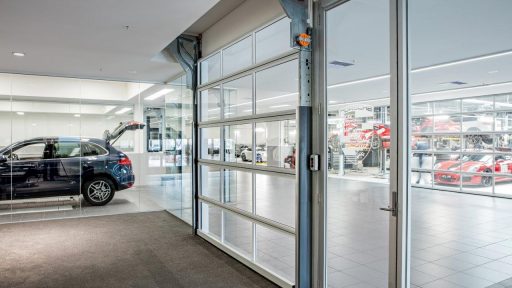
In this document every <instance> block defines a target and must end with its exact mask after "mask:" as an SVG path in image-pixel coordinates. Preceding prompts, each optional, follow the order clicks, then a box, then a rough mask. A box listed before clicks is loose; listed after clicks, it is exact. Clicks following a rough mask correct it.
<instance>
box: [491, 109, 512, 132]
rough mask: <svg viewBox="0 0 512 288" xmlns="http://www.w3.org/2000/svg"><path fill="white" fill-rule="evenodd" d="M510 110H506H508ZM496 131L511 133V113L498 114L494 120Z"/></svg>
mask: <svg viewBox="0 0 512 288" xmlns="http://www.w3.org/2000/svg"><path fill="white" fill-rule="evenodd" d="M510 109H512V108H508V110H510ZM494 125H495V127H496V128H495V129H496V131H504V132H505V131H509V132H510V131H512V112H498V113H496V118H495V122H494Z"/></svg>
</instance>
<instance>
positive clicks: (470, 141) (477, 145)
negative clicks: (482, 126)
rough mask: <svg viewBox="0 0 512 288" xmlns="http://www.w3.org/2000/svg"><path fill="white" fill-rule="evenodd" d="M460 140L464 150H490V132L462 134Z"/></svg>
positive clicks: (491, 147)
mask: <svg viewBox="0 0 512 288" xmlns="http://www.w3.org/2000/svg"><path fill="white" fill-rule="evenodd" d="M462 140H463V144H464V146H463V149H464V151H465V152H492V149H493V145H492V135H491V134H477V135H463V136H462Z"/></svg>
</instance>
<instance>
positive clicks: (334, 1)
mask: <svg viewBox="0 0 512 288" xmlns="http://www.w3.org/2000/svg"><path fill="white" fill-rule="evenodd" d="M348 1H358V0H318V1H316V2H315V4H314V9H313V10H314V13H313V15H314V16H313V17H314V20H313V21H314V27H315V28H314V35H313V69H314V70H313V91H314V92H313V99H312V106H313V119H312V127H314V128H316V129H313V131H312V134H313V147H312V149H313V153H314V154H319V155H320V159H321V161H320V162H321V164H320V167H321V168H320V171H318V172H316V173H313V179H312V181H313V203H314V205H313V235H312V236H313V238H312V241H313V243H312V245H313V257H312V258H313V283H315V287H327V270H328V267H327V242H326V241H327V229H328V227H327V201H328V198H327V174H328V170H327V155H328V154H327V113H328V111H327V103H328V102H327V81H326V80H327V58H326V45H325V44H326V43H327V42H326V41H327V40H328V39H326V16H327V12H328V11H329V10H330V9H332V8H334V7H338V6H339V5H343V4H344V3H346V2H348ZM389 4H390V6H389V8H390V36H389V37H390V74H391V75H390V76H391V77H390V106H391V110H390V118H391V143H392V144H391V150H390V157H391V161H390V189H389V199H393V198H392V192H393V191H396V192H397V203H396V207H395V208H396V209H397V215H396V216H392V215H391V213H390V215H389V217H390V218H389V219H390V220H389V256H390V257H389V274H388V287H409V279H410V277H409V275H410V272H409V265H408V255H409V254H410V253H409V247H410V245H408V241H409V239H408V237H407V235H408V231H410V223H409V221H408V220H409V218H408V215H410V214H409V213H408V212H409V209H410V205H409V201H410V199H409V197H408V191H410V189H409V185H410V184H409V178H410V172H409V158H410V157H409V154H410V131H409V125H408V122H409V121H408V113H409V111H410V109H409V106H410V105H409V100H408V97H407V95H408V94H407V93H408V73H407V71H408V59H407V43H408V41H407V0H389ZM400 171H401V172H400ZM390 205H391V203H390ZM383 217H386V216H383Z"/></svg>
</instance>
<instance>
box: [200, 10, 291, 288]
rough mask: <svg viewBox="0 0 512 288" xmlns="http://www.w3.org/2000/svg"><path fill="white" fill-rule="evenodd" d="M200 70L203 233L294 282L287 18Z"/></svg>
mask: <svg viewBox="0 0 512 288" xmlns="http://www.w3.org/2000/svg"><path fill="white" fill-rule="evenodd" d="M199 74H200V83H201V85H200V87H199V91H198V94H199V96H198V97H199V102H198V106H199V138H200V148H199V150H200V151H199V160H198V164H199V168H198V171H199V176H198V177H199V190H200V195H199V214H200V215H199V221H200V227H199V232H198V233H199V235H201V236H202V237H203V238H205V239H207V240H208V241H210V242H212V243H213V244H215V245H217V246H218V247H220V248H221V249H223V250H224V251H226V252H227V253H229V254H231V255H232V256H233V257H235V258H237V259H239V260H240V261H242V262H243V263H245V264H246V265H248V266H250V267H252V268H253V269H255V270H256V271H258V272H259V273H261V274H263V275H264V276H266V277H267V278H269V279H270V280H272V281H274V282H276V283H277V284H279V285H281V286H292V285H293V283H294V281H295V214H296V213H295V210H296V209H295V191H296V179H295V148H296V133H297V132H296V116H295V109H296V107H297V99H298V61H297V55H296V53H295V52H294V51H292V50H291V49H290V48H289V20H288V19H287V18H285V19H281V20H278V21H275V22H274V23H271V24H270V25H268V26H266V27H263V28H262V29H259V30H257V31H254V32H252V33H250V34H248V35H246V36H244V37H242V38H241V39H240V40H238V41H235V42H234V43H233V44H231V45H229V46H227V47H225V48H223V49H221V50H220V51H218V52H216V53H213V54H212V55H211V56H209V57H206V58H204V59H203V60H201V61H200V71H199Z"/></svg>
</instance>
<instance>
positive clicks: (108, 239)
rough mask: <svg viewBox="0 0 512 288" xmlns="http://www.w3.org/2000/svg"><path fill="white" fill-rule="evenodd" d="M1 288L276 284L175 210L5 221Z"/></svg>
mask: <svg viewBox="0 0 512 288" xmlns="http://www.w3.org/2000/svg"><path fill="white" fill-rule="evenodd" d="M0 287H38V288H42V287H66V288H67V287H109V288H113V287H123V288H124V287H144V288H151V287H275V286H274V285H273V284H272V283H271V282H269V281H268V280H266V279H265V278H263V277H261V276H260V275H258V274H257V273H255V272H254V271H252V270H250V269H248V268H247V267H245V266H244V265H242V264H240V263H239V262H238V261H236V260H234V259H233V258H231V257H230V256H228V255H226V254H224V253H223V252H221V251H220V250H218V249H217V248H215V247H213V246H212V245H210V244H209V243H207V242H206V241H204V240H202V239H201V238H199V237H197V236H193V235H191V228H190V226H187V225H186V224H184V223H183V222H181V220H178V219H177V218H175V217H174V216H172V215H170V214H168V213H167V212H147V213H136V214H125V215H115V216H101V217H92V218H77V219H65V220H53V221H41V222H30V223H18V224H5V225H0Z"/></svg>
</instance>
